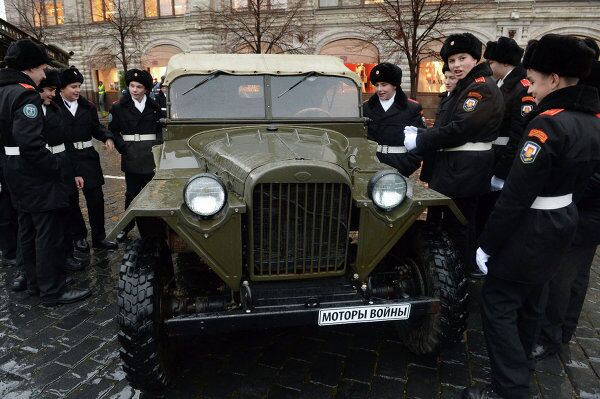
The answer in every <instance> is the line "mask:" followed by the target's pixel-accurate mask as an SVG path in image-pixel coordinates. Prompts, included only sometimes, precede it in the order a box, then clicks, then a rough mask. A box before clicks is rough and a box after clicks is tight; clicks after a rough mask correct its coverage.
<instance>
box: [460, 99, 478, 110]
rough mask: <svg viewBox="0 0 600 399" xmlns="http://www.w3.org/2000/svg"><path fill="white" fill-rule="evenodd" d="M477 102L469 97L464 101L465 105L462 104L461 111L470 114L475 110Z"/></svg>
mask: <svg viewBox="0 0 600 399" xmlns="http://www.w3.org/2000/svg"><path fill="white" fill-rule="evenodd" d="M478 102H479V101H478V100H477V99H476V98H471V97H469V98H467V99H466V100H465V103H464V104H463V109H464V110H465V111H467V112H471V111H473V110H474V109H475V107H476V106H477V103H478Z"/></svg>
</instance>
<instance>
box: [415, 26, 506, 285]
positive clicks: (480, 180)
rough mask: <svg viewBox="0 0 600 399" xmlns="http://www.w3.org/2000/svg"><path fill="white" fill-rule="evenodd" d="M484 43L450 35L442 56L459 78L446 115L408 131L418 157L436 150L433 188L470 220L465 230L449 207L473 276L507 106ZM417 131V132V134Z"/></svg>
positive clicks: (450, 226) (445, 214)
mask: <svg viewBox="0 0 600 399" xmlns="http://www.w3.org/2000/svg"><path fill="white" fill-rule="evenodd" d="M481 46H482V44H481V42H480V41H479V40H478V39H477V38H476V37H475V36H473V35H472V34H470V33H462V34H456V35H450V36H449V37H448V38H447V39H446V41H445V42H444V45H443V46H442V50H441V52H440V55H441V56H442V58H443V60H444V62H445V63H446V64H448V67H449V68H450V70H451V71H452V72H453V73H454V75H455V76H456V78H457V79H458V83H457V84H456V88H455V89H454V92H453V94H452V96H450V100H449V103H448V112H446V113H445V114H444V117H443V119H442V120H440V121H439V122H438V121H436V126H435V127H432V128H430V129H417V128H416V127H412V126H409V127H407V128H406V129H405V134H406V138H405V140H404V143H405V146H406V148H407V149H408V150H413V149H416V151H417V152H418V153H420V154H426V153H428V152H433V151H437V153H436V160H435V168H434V170H433V174H432V176H431V182H430V183H429V187H431V188H432V189H434V190H436V191H439V192H440V193H442V194H444V195H447V196H449V197H450V198H452V199H453V200H454V202H455V203H456V205H457V206H458V208H459V209H460V210H461V212H462V213H463V215H464V216H465V217H466V219H467V220H468V222H469V223H468V225H467V226H464V225H463V224H462V223H460V222H459V221H458V219H456V217H455V216H454V215H453V214H452V212H449V211H448V210H446V209H443V210H442V226H443V227H444V228H445V229H446V230H447V231H448V233H449V234H450V236H451V237H452V239H453V240H454V241H455V243H456V245H457V247H458V249H459V250H460V253H461V255H462V261H463V264H464V266H465V268H466V270H467V271H469V272H471V273H472V275H474V274H476V273H475V265H474V258H475V248H476V238H475V226H476V215H477V202H478V198H479V197H480V196H481V195H483V194H485V193H486V192H488V191H489V187H490V176H491V174H492V170H493V167H494V153H493V151H492V142H493V141H494V140H496V138H497V137H498V127H499V126H500V122H501V119H502V111H503V107H504V105H503V102H502V94H501V93H500V89H498V86H496V82H494V80H493V79H492V77H491V75H492V71H491V70H490V67H489V65H488V64H487V63H483V64H479V65H477V62H478V61H479V59H480V58H481ZM417 132H418V134H417Z"/></svg>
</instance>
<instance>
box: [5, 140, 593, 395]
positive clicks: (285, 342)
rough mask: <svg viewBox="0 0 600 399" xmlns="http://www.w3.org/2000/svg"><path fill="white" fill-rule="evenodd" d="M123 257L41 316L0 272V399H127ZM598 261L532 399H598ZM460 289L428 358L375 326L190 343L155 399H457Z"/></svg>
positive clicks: (482, 362) (465, 361) (113, 172)
mask: <svg viewBox="0 0 600 399" xmlns="http://www.w3.org/2000/svg"><path fill="white" fill-rule="evenodd" d="M99 152H100V154H101V157H102V159H103V164H104V173H105V174H106V175H110V176H120V175H122V174H121V172H120V171H119V165H118V159H117V157H116V155H115V154H112V155H107V154H106V153H105V152H104V151H102V150H101V149H100V151H99ZM104 195H105V201H106V216H107V227H108V228H110V227H111V226H112V225H114V224H115V223H116V221H117V220H118V217H119V214H120V213H121V212H122V211H123V197H124V180H122V179H117V178H107V183H106V185H105V186H104ZM122 254H123V250H122V249H120V250H118V251H115V252H101V253H94V252H92V255H91V258H90V265H89V266H88V267H87V268H86V270H85V271H83V272H79V273H74V274H73V275H74V276H75V277H76V279H77V280H78V285H80V286H89V287H92V290H93V295H92V296H91V298H89V299H87V300H86V301H84V302H81V303H77V304H72V305H64V306H61V307H57V308H53V309H49V308H45V307H42V306H40V305H39V299H38V298H37V297H29V296H28V295H27V294H25V293H13V292H11V291H10V290H9V289H8V288H7V287H6V284H7V283H8V282H9V281H10V279H11V276H12V275H13V273H14V270H13V269H12V268H7V267H0V283H1V284H0V398H11V399H28V398H36V399H37V398H77V399H84V398H114V399H125V398H139V397H141V396H140V393H139V392H137V391H135V390H133V389H131V388H130V387H129V385H128V384H127V381H126V380H125V374H124V373H123V371H122V369H121V364H120V360H119V355H118V350H119V345H118V342H117V339H116V333H117V326H116V321H115V315H116V312H117V310H116V281H117V274H118V269H119V265H120V259H121V256H122ZM599 274H600V252H599V253H597V254H596V258H595V261H594V266H593V268H592V273H591V280H590V287H589V291H588V296H587V298H586V304H585V307H584V312H583V314H582V318H581V320H580V326H579V327H578V329H577V333H576V338H574V339H573V340H572V341H571V342H570V343H569V344H568V345H565V346H564V348H563V350H562V352H561V353H560V354H559V355H557V356H554V357H552V358H549V359H547V360H545V361H543V362H541V363H539V364H538V366H537V370H536V372H535V373H534V375H533V377H532V387H533V389H532V391H533V392H532V397H535V398H545V399H563V398H565V399H566V398H600V378H599V375H600V307H599V306H598V302H600V276H599ZM479 289H480V284H479V283H475V282H474V283H473V284H471V286H470V292H471V298H472V299H471V316H470V318H469V328H468V331H467V333H466V334H465V340H464V342H462V343H461V344H458V345H456V346H454V347H452V348H448V349H447V350H445V351H444V352H443V353H442V354H440V355H439V356H435V357H433V356H431V357H424V356H415V355H412V354H410V353H409V352H408V351H407V350H406V349H405V348H404V347H403V346H402V344H401V343H400V342H399V339H398V337H397V335H396V331H395V330H394V328H393V327H390V326H387V325H385V324H367V325H348V326H340V327H328V328H318V327H316V326H308V327H299V328H288V329H278V330H266V331H257V332H252V333H248V332H244V333H236V334H228V335H222V336H216V337H204V338H202V337H198V338H195V339H190V340H186V341H185V342H177V343H176V349H175V352H176V354H177V355H176V365H177V366H176V368H175V370H176V372H175V374H176V376H175V378H174V381H173V384H172V387H173V388H172V389H171V390H170V391H169V392H168V393H167V395H166V397H167V398H215V399H223V398H297V399H300V398H306V399H319V398H336V399H342V398H357V399H365V398H373V399H386V398H394V399H399V398H423V399H431V398H459V397H460V391H461V389H462V388H463V387H464V386H466V385H468V384H470V383H472V382H477V381H486V380H487V379H488V377H489V373H490V370H489V363H488V360H487V355H486V351H485V344H484V340H483V334H482V332H481V322H480V315H479V310H478V293H479Z"/></svg>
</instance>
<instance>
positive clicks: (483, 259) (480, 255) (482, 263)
mask: <svg viewBox="0 0 600 399" xmlns="http://www.w3.org/2000/svg"><path fill="white" fill-rule="evenodd" d="M489 259H490V256H489V255H488V254H486V253H485V252H483V249H481V248H477V252H476V253H475V260H476V261H477V267H479V270H481V272H482V273H483V274H487V272H488V268H487V261H488V260H489Z"/></svg>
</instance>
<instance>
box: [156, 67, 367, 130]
mask: <svg viewBox="0 0 600 399" xmlns="http://www.w3.org/2000/svg"><path fill="white" fill-rule="evenodd" d="M214 74H216V75H217V76H216V77H215V78H220V77H222V76H226V75H230V76H262V78H263V95H264V107H265V108H264V109H265V117H253V118H239V119H234V118H224V117H217V118H200V117H195V118H172V117H171V106H172V102H171V100H170V95H171V87H172V84H173V83H174V82H176V81H177V80H178V79H180V78H183V77H186V76H197V77H199V78H200V79H204V78H206V77H208V76H210V75H214ZM309 75H311V76H323V77H332V78H339V79H342V80H343V81H347V82H346V83H347V84H352V85H353V86H354V87H356V92H357V107H358V115H357V116H356V117H347V116H345V117H341V116H340V117H335V116H331V117H328V118H323V117H302V118H292V117H285V118H282V117H273V108H272V105H271V104H272V102H271V99H272V97H273V95H272V93H271V88H272V84H271V79H272V78H273V77H292V76H293V77H298V78H299V79H303V78H305V77H307V76H309ZM211 80H214V79H211ZM195 90H202V88H201V87H197V88H196V89H195ZM195 90H194V91H195ZM291 91H293V90H291ZM167 119H168V120H169V121H170V122H176V123H179V122H183V123H186V122H191V121H193V122H195V123H199V122H201V123H204V122H205V121H206V122H208V123H214V122H216V121H223V122H226V123H228V124H237V123H256V122H265V121H267V122H270V121H278V122H301V121H311V122H320V123H326V122H356V121H359V120H362V119H363V115H362V93H361V88H360V87H358V85H357V84H356V82H354V81H353V80H352V79H351V78H349V77H345V76H339V75H328V74H321V73H318V72H315V71H307V72H306V73H302V74H297V75H296V74H295V75H288V74H281V75H274V74H270V73H264V74H232V73H228V72H225V71H214V72H213V73H211V74H193V75H180V76H178V77H177V78H176V79H174V80H173V81H172V82H171V83H170V84H169V91H168V98H167Z"/></svg>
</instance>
